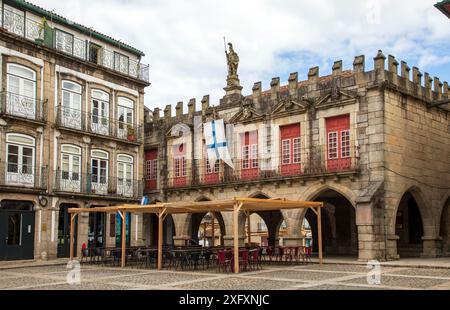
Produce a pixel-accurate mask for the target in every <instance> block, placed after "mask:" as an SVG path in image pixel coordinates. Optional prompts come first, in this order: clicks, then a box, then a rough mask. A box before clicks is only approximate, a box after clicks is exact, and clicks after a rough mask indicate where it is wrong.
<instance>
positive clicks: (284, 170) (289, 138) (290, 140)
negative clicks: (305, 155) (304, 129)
mask: <svg viewBox="0 0 450 310" xmlns="http://www.w3.org/2000/svg"><path fill="white" fill-rule="evenodd" d="M280 140H281V144H280V154H281V156H280V166H281V169H280V170H281V174H282V175H296V174H300V173H301V161H302V138H301V129H300V124H299V123H297V124H292V125H287V126H281V127H280Z"/></svg>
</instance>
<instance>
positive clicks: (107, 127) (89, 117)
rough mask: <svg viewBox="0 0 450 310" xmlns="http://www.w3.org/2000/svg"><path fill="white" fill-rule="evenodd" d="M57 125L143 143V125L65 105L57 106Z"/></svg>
mask: <svg viewBox="0 0 450 310" xmlns="http://www.w3.org/2000/svg"><path fill="white" fill-rule="evenodd" d="M56 125H57V126H58V127H60V128H65V129H68V130H76V131H83V132H87V133H90V134H92V135H96V136H102V137H109V138H112V139H117V140H121V141H125V142H129V143H133V144H141V143H142V136H143V135H142V126H137V125H134V124H133V125H130V124H126V123H123V122H121V121H118V120H116V119H113V118H109V117H100V116H98V115H94V114H92V113H86V112H82V111H80V110H75V109H70V108H66V107H63V106H58V107H57V108H56Z"/></svg>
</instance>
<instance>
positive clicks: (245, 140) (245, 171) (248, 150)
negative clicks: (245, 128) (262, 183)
mask: <svg viewBox="0 0 450 310" xmlns="http://www.w3.org/2000/svg"><path fill="white" fill-rule="evenodd" d="M241 146H242V149H241V158H242V159H241V178H242V179H244V180H254V179H257V178H258V177H259V158H258V131H252V132H245V133H243V134H241Z"/></svg>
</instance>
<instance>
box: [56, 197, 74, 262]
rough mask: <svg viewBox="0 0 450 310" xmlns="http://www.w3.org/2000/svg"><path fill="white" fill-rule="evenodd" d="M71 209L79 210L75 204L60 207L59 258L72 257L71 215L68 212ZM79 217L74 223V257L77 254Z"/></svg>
mask: <svg viewBox="0 0 450 310" xmlns="http://www.w3.org/2000/svg"><path fill="white" fill-rule="evenodd" d="M70 208H78V206H77V205H74V204H61V205H60V206H59V217H58V248H57V256H58V258H67V257H70V214H69V212H68V210H69V209H70ZM77 224H78V217H76V218H75V221H74V225H75V226H74V245H75V247H74V255H75V256H76V255H77V254H76V253H77V231H78V225H77Z"/></svg>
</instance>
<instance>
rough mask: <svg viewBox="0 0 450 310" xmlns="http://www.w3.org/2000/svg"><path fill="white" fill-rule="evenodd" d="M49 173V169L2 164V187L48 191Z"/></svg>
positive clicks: (0, 178) (0, 182)
mask: <svg viewBox="0 0 450 310" xmlns="http://www.w3.org/2000/svg"><path fill="white" fill-rule="evenodd" d="M47 171H48V170H47V167H35V166H33V165H18V164H15V163H4V164H0V186H13V187H20V188H28V189H39V190H46V189H47V180H48V173H47Z"/></svg>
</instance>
